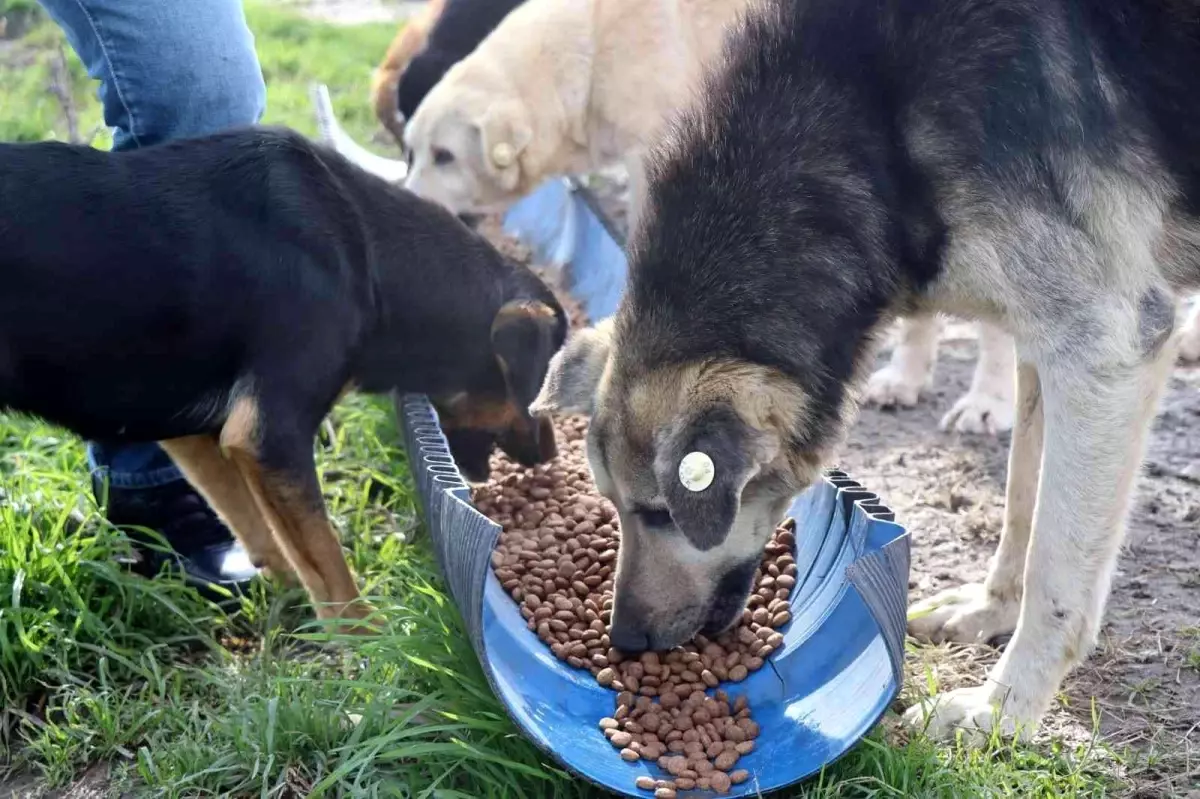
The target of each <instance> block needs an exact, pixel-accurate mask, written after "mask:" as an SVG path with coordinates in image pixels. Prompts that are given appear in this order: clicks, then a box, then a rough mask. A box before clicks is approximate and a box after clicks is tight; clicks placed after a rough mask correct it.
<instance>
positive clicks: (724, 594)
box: [702, 558, 758, 635]
mask: <svg viewBox="0 0 1200 799" xmlns="http://www.w3.org/2000/svg"><path fill="white" fill-rule="evenodd" d="M757 568H758V559H757V558H750V559H747V560H745V561H742V562H741V563H739V564H738V565H736V566H734V567H733V568H731V569H730V570H729V571H727V572H725V575H724V576H723V577H722V578H721V581H720V582H719V583H718V584H717V590H716V591H714V592H713V599H712V604H711V605H710V606H709V610H708V616H707V617H706V618H705V620H704V627H703V628H702V631H703V632H704V633H706V634H709V635H715V634H717V633H722V632H725V630H727V629H729V628H730V627H731V626H733V623H734V622H736V621H737V620H738V618H739V617H740V616H741V613H742V609H743V608H744V607H746V600H747V599H748V598H749V596H750V591H751V589H752V588H753V587H754V571H755V569H757Z"/></svg>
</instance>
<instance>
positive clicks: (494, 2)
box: [397, 0, 524, 120]
mask: <svg viewBox="0 0 1200 799" xmlns="http://www.w3.org/2000/svg"><path fill="white" fill-rule="evenodd" d="M522 2H524V0H448V2H447V3H446V8H445V10H444V11H443V12H442V15H441V17H440V18H439V19H438V21H437V23H436V24H435V25H434V26H433V29H432V30H431V31H430V32H429V41H428V43H427V44H426V45H425V49H424V50H422V51H421V52H420V53H418V54H417V56H416V57H415V58H413V60H412V62H411V63H410V64H409V66H408V69H406V70H405V71H404V74H403V75H402V76H401V77H400V83H399V86H398V88H397V91H398V95H399V111H400V114H401V116H403V117H404V119H406V120H407V119H412V115H413V114H414V113H415V112H416V110H417V106H419V105H420V104H421V101H422V100H424V99H425V95H427V94H428V93H429V91H430V90H431V89H432V88H433V87H434V86H435V85H436V84H437V82H438V81H440V80H441V79H442V76H443V75H445V74H446V70H448V69H450V67H452V66H454V65H455V64H456V63H458V62H459V61H461V60H462V59H464V58H466V57H467V56H468V55H470V54H471V51H473V50H474V49H475V48H476V47H478V46H479V43H480V42H482V41H483V40H484V39H485V38H486V37H487V35H488V34H489V33H491V32H492V31H493V30H494V29H495V27H496V26H497V25H499V24H500V22H501V20H503V19H504V18H505V17H506V16H507V15H508V13H509V12H510V11H512V10H513V9H514V8H516V7H517V6H519V5H521V3H522Z"/></svg>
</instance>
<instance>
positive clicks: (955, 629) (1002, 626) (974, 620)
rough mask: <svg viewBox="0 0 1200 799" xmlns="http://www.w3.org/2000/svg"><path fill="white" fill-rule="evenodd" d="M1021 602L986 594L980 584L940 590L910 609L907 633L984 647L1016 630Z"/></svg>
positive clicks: (917, 636) (930, 638)
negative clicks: (982, 645) (983, 645)
mask: <svg viewBox="0 0 1200 799" xmlns="http://www.w3.org/2000/svg"><path fill="white" fill-rule="evenodd" d="M1020 613H1021V603H1020V602H1019V601H1017V600H1015V599H1012V600H1003V599H999V598H997V597H995V596H994V595H990V594H989V593H988V591H987V589H986V588H985V587H984V585H983V583H967V584H966V585H961V586H959V587H958V588H951V589H948V590H946V591H942V592H940V593H938V594H935V595H934V596H932V597H930V598H928V599H924V600H922V601H920V602H918V603H917V604H916V605H914V606H913V608H912V610H910V611H909V614H908V617H909V618H908V632H909V634H911V635H912V636H913V637H914V638H918V639H920V640H923V641H931V642H933V643H936V644H940V643H943V642H945V641H954V642H955V643H960V644H986V643H992V642H995V641H996V639H998V638H1001V637H1004V636H1008V635H1010V634H1011V633H1012V632H1013V630H1015V629H1016V628H1017V619H1018V617H1019V616H1020Z"/></svg>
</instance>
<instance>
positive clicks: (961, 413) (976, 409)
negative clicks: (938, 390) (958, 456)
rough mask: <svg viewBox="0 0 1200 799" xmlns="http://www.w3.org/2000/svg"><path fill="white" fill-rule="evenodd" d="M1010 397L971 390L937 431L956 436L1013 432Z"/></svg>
mask: <svg viewBox="0 0 1200 799" xmlns="http://www.w3.org/2000/svg"><path fill="white" fill-rule="evenodd" d="M1012 426H1013V398H1012V395H1011V394H1008V393H1004V392H995V391H988V390H980V389H976V388H972V389H971V390H970V391H968V392H967V393H966V394H964V395H963V396H962V397H960V398H959V400H958V402H956V403H954V407H953V408H951V409H950V411H949V412H948V413H947V414H946V415H945V416H943V417H942V421H941V423H940V424H939V425H938V427H939V428H940V429H941V430H943V431H947V430H953V431H954V432H956V433H973V434H976V435H989V436H995V435H999V434H1000V433H1006V432H1008V431H1009V430H1012Z"/></svg>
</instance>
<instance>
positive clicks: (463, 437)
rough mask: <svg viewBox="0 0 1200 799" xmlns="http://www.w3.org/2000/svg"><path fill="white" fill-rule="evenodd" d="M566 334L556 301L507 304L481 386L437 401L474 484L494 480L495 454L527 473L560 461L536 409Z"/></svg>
mask: <svg viewBox="0 0 1200 799" xmlns="http://www.w3.org/2000/svg"><path fill="white" fill-rule="evenodd" d="M566 332H567V320H566V315H565V313H564V312H563V310H562V308H561V307H560V306H559V305H558V303H557V302H555V301H554V300H553V299H552V298H547V300H546V301H543V300H529V299H521V300H513V301H511V302H508V303H506V304H505V305H503V306H502V307H501V308H500V310H499V312H498V313H497V314H496V316H495V318H494V319H493V321H492V325H491V352H490V353H487V354H486V355H485V356H484V359H485V361H486V363H485V364H484V367H483V369H482V370H481V371H482V374H483V376H482V378H481V379H480V381H479V383H478V385H475V386H472V387H471V389H470V390H467V391H462V392H459V393H456V394H452V395H449V396H443V397H438V398H435V399H434V400H433V404H434V407H435V408H437V411H438V417H439V419H440V421H441V426H442V429H443V431H444V432H445V434H446V439H447V441H448V442H449V445H450V452H451V454H452V455H453V456H454V460H455V463H457V464H458V466H459V469H460V470H461V471H462V473H463V476H464V477H466V478H467V479H468V480H470V481H471V482H476V483H478V482H483V481H485V480H487V478H488V471H489V469H488V459H489V457H490V456H491V453H492V448H493V446H499V447H500V449H502V450H503V451H504V452H505V453H506V454H508V456H509V457H510V458H512V459H513V460H514V461H516V462H517V463H520V464H521V465H523V466H533V465H536V464H538V463H544V462H546V461H548V460H550V459H552V458H553V457H554V456H555V455H556V454H557V449H556V447H555V441H554V428H553V427H552V426H551V422H550V419H549V418H548V417H547V416H545V415H534V414H532V413H531V412H530V409H529V408H530V404H531V403H532V402H533V399H534V398H535V397H536V396H537V393H538V389H539V388H540V387H541V385H542V382H543V379H544V378H545V376H546V371H547V368H548V366H549V363H550V359H551V357H552V356H553V355H554V354H555V353H556V352H557V351H558V349H559V348H560V347H561V346H562V344H563V340H564V339H565V338H566Z"/></svg>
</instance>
